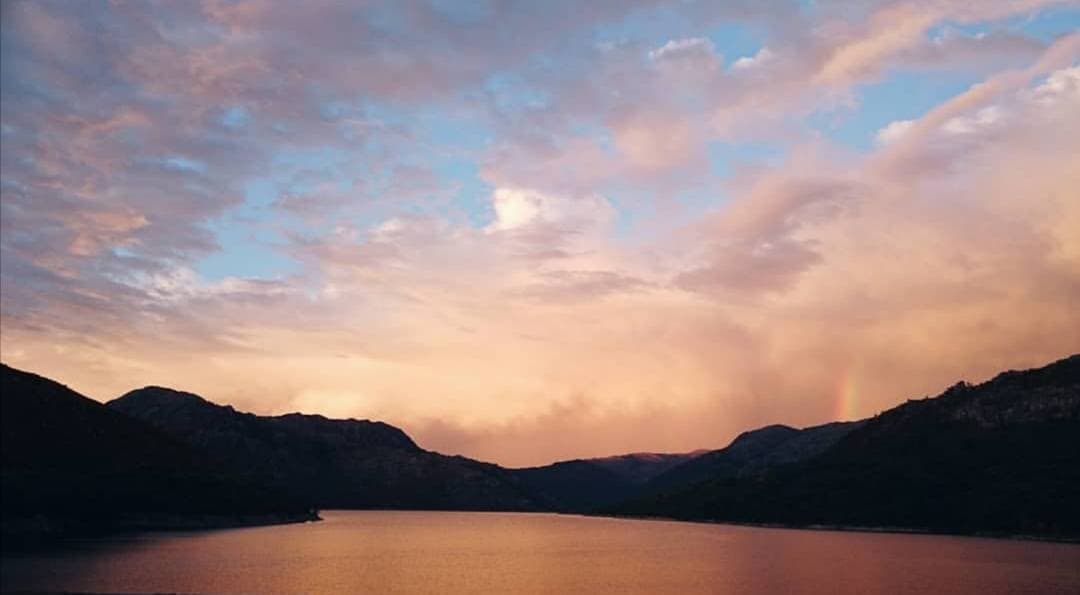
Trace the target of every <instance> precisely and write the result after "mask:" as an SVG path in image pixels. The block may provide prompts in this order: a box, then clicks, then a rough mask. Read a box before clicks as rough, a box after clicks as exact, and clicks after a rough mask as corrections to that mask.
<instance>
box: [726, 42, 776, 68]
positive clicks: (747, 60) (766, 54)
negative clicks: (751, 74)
mask: <svg viewBox="0 0 1080 595" xmlns="http://www.w3.org/2000/svg"><path fill="white" fill-rule="evenodd" d="M773 55H774V54H773V53H772V50H770V49H769V48H767V47H763V48H761V49H760V50H758V52H757V53H756V54H754V55H753V56H743V57H742V58H739V59H738V60H736V61H735V63H734V64H732V65H731V69H732V70H749V69H752V68H758V67H760V66H762V65H763V64H765V63H767V62H769V61H771V60H772V59H773Z"/></svg>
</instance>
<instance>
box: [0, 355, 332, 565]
mask: <svg viewBox="0 0 1080 595" xmlns="http://www.w3.org/2000/svg"><path fill="white" fill-rule="evenodd" d="M0 366H2V367H0V382H2V390H0V420H2V431H0V457H2V472H0V475H2V502H3V505H2V509H3V534H4V537H5V545H14V542H13V541H12V540H18V539H22V538H31V537H35V536H36V537H43V536H47V535H48V534H50V533H52V534H64V533H70V532H80V531H98V530H109V529H115V528H122V527H153V528H165V527H173V526H182V527H190V526H219V525H238V524H250V523H262V522H272V521H285V520H305V519H309V518H313V516H314V513H313V512H311V511H310V507H309V506H308V505H307V503H306V502H305V501H303V500H298V499H295V498H292V497H288V496H286V495H285V494H283V493H281V492H278V491H275V490H272V489H267V488H265V487H263V486H262V485H261V484H258V483H247V482H244V481H238V480H237V479H235V478H234V477H232V476H231V475H230V474H228V473H227V472H226V471H225V470H224V469H221V468H220V467H218V466H216V465H215V463H214V462H213V460H212V459H211V458H210V457H208V456H206V454H205V453H203V452H200V451H199V450H197V449H194V448H191V447H190V446H187V445H185V444H182V443H181V442H179V441H176V440H174V439H172V438H170V437H168V436H166V435H165V434H163V433H161V432H159V431H157V430H155V429H154V428H152V427H150V426H148V425H146V424H144V423H142V422H139V421H137V420H134V419H131V418H129V417H128V416H126V415H123V414H120V413H117V412H115V411H112V410H110V409H108V408H106V407H105V406H104V405H102V404H100V403H98V402H96V401H93V400H91V399H88V398H86V397H83V396H82V395H79V394H78V393H76V392H74V391H72V390H70V389H68V388H67V387H65V386H63V385H61V384H58V383H56V382H53V381H52V380H49V379H47V378H43V377H41V376H37V375H34V374H30V373H27V372H22V371H19V370H16V369H14V368H11V367H8V366H6V365H0ZM9 542H11V543H9Z"/></svg>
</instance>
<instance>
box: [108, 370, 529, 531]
mask: <svg viewBox="0 0 1080 595" xmlns="http://www.w3.org/2000/svg"><path fill="white" fill-rule="evenodd" d="M108 406H109V407H110V408H111V409H113V410H116V411H120V412H123V413H125V414H127V415H130V416H132V417H134V418H137V419H140V420H142V421H145V422H146V423H149V424H151V425H153V426H154V427H155V428H158V429H160V430H161V431H163V432H165V433H167V434H169V435H171V436H173V437H174V438H176V439H177V440H182V441H184V442H185V443H187V444H189V445H192V446H196V447H199V448H201V449H204V450H206V451H208V452H210V453H211V454H212V455H213V456H214V457H215V458H217V459H218V460H220V461H222V462H223V463H224V464H225V465H226V466H227V467H228V468H229V469H231V470H232V471H233V472H234V473H237V474H254V475H257V476H259V477H268V478H270V480H271V485H273V486H275V487H277V488H279V489H282V490H287V491H289V492H291V493H293V494H295V495H296V496H298V497H301V498H304V499H310V500H312V501H314V502H316V503H317V505H318V506H319V507H320V508H418V509H450V510H539V509H543V508H545V505H544V504H543V503H542V502H540V501H539V500H538V499H536V498H534V497H533V496H532V495H531V494H530V492H529V491H528V489H527V488H525V487H524V486H523V485H521V483H520V482H519V481H518V480H517V479H516V478H515V477H514V476H513V475H512V474H510V473H508V472H507V471H506V470H505V469H503V468H501V467H499V466H497V465H493V464H489V463H482V462H479V461H474V460H472V459H467V458H464V457H451V456H446V455H441V454H438V453H434V452H429V451H426V450H423V449H421V448H420V447H418V446H417V445H416V444H415V443H414V442H413V441H412V439H410V438H409V437H408V436H407V435H406V434H405V433H404V432H402V431H401V430H399V429H397V428H395V427H393V426H390V425H387V424H384V423H381V422H371V421H366V420H365V421H358V420H352V419H349V420H334V419H327V418H325V417H322V416H319V415H300V414H295V413H294V414H289V415H282V416H276V417H264V416H257V415H253V414H250V413H241V412H238V411H236V410H234V409H233V408H232V407H227V406H222V405H216V404H214V403H211V402H209V401H207V400H205V399H203V398H201V397H199V396H196V395H193V394H190V393H183V392H179V391H174V390H170V389H165V388H160V387H147V388H143V389H139V390H135V391H131V392H129V393H127V394H126V395H124V396H122V397H120V398H118V399H116V400H114V401H111V402H110V403H108Z"/></svg>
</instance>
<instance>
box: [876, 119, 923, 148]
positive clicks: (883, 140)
mask: <svg viewBox="0 0 1080 595" xmlns="http://www.w3.org/2000/svg"><path fill="white" fill-rule="evenodd" d="M914 125H915V121H914V120H896V121H895V122H889V124H888V126H885V127H884V128H882V129H881V130H878V132H877V143H878V144H879V145H887V144H889V143H892V142H894V141H896V140H897V139H899V138H900V137H902V136H904V134H906V133H907V131H908V130H910V129H911V127H912V126H914Z"/></svg>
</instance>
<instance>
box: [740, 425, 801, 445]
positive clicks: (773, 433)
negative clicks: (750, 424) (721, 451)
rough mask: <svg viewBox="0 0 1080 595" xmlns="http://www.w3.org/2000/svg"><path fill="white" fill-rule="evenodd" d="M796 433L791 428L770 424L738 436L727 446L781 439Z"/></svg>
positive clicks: (796, 431) (795, 430)
mask: <svg viewBox="0 0 1080 595" xmlns="http://www.w3.org/2000/svg"><path fill="white" fill-rule="evenodd" d="M798 432H799V430H797V429H795V428H793V427H791V426H785V425H783V424H772V425H768V426H764V427H761V428H758V429H756V430H748V431H746V432H743V433H742V434H739V435H738V436H736V437H735V439H734V440H732V441H731V444H730V445H729V446H734V445H736V444H741V443H745V442H752V441H757V440H762V439H775V438H781V437H783V436H788V435H791V434H797V433H798Z"/></svg>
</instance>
